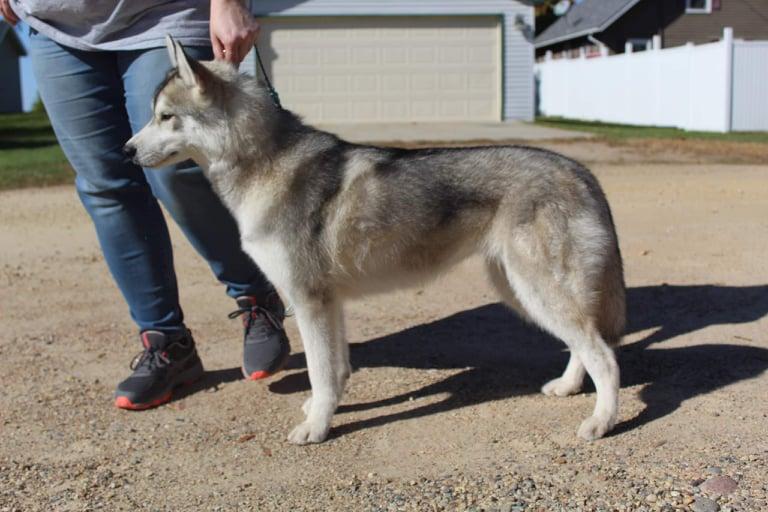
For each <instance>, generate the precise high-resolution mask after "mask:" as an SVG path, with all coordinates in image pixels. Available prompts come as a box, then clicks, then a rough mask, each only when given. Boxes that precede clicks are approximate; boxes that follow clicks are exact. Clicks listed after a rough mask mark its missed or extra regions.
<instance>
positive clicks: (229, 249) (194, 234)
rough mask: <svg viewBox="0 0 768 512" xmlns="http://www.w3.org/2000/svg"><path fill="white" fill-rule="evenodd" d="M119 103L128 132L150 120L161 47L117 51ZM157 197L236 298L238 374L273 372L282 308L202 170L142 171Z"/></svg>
mask: <svg viewBox="0 0 768 512" xmlns="http://www.w3.org/2000/svg"><path fill="white" fill-rule="evenodd" d="M186 52H187V53H188V55H189V56H190V57H192V58H194V59H198V60H207V59H210V58H212V54H211V49H210V48H204V47H190V48H186ZM118 63H119V68H120V73H121V75H122V78H123V84H124V87H125V102H126V108H127V111H128V115H129V117H130V122H131V128H132V130H133V132H134V133H135V132H138V131H139V130H140V129H141V128H142V127H144V125H146V124H147V123H148V122H149V120H150V119H151V117H152V100H153V97H154V94H155V89H156V87H157V86H158V84H160V83H161V82H162V80H163V78H164V77H165V74H166V73H167V71H168V70H169V69H170V66H171V63H170V60H169V59H168V54H167V50H166V49H165V48H157V49H151V50H143V51H131V52H121V53H120V54H119V56H118ZM145 175H146V178H147V181H148V182H149V184H150V185H151V187H152V190H153V192H154V194H155V196H156V197H157V198H159V199H160V201H161V202H162V203H163V205H164V206H165V207H166V209H167V210H168V212H169V213H170V214H171V216H172V217H173V218H174V220H175V221H176V222H177V224H178V225H179V226H180V227H181V229H182V231H184V234H185V235H186V236H187V238H188V239H189V241H190V243H192V245H193V246H194V247H195V249H196V250H197V251H198V253H200V254H201V255H202V256H203V258H205V260H206V261H207V262H208V264H209V265H210V267H211V269H212V270H213V273H214V274H215V275H216V277H217V278H218V279H219V281H221V282H222V283H224V284H225V285H226V286H227V293H228V294H229V296H231V297H233V298H236V299H237V305H238V309H237V311H235V312H233V314H234V316H238V315H240V316H242V317H243V326H244V329H243V374H244V375H245V377H246V378H248V379H251V380H258V379H262V378H265V377H269V376H270V375H273V374H274V373H275V372H277V371H279V370H280V369H281V368H282V367H283V366H284V365H285V362H286V361H287V358H288V355H289V354H290V345H289V343H288V338H287V337H286V335H285V331H284V330H283V325H282V324H283V318H284V316H285V309H284V307H283V305H282V302H281V301H280V298H279V297H277V295H276V294H275V292H274V288H273V287H272V285H271V284H270V283H269V281H267V279H266V278H265V277H264V276H263V274H262V273H261V272H260V271H259V269H258V267H257V266H256V264H255V263H254V262H253V260H251V259H250V257H249V256H248V255H246V254H245V253H244V252H243V250H242V248H241V245H240V234H239V231H238V228H237V224H236V222H235V220H234V219H233V218H232V216H231V214H230V213H229V211H228V210H227V209H226V207H225V206H224V205H223V204H222V203H221V201H220V200H219V198H218V197H217V196H216V195H215V193H214V192H213V190H212V188H211V185H210V183H209V182H208V180H207V179H206V178H205V176H204V175H203V171H202V169H200V168H199V167H198V166H196V165H194V163H192V162H185V163H182V164H179V165H175V166H170V167H166V168H162V169H145Z"/></svg>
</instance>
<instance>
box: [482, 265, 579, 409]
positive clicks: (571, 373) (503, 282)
mask: <svg viewBox="0 0 768 512" xmlns="http://www.w3.org/2000/svg"><path fill="white" fill-rule="evenodd" d="M487 267H488V275H489V277H490V279H491V283H492V284H493V286H494V287H495V288H496V290H497V291H498V292H499V295H500V296H501V298H502V300H503V301H504V303H505V304H506V305H507V306H509V307H510V308H511V309H512V310H514V311H515V312H516V313H517V314H518V315H519V316H520V318H522V319H523V320H526V321H528V322H532V323H533V320H532V319H531V317H530V315H529V314H528V312H527V311H526V310H525V308H524V307H523V305H522V304H521V303H520V298H519V297H518V296H517V293H515V290H514V289H513V288H512V285H510V284H509V279H507V276H506V274H505V272H504V268H503V267H502V266H501V264H500V263H499V262H498V261H496V260H492V261H489V262H488V265H487ZM584 375H585V369H584V365H583V364H581V361H580V360H579V356H577V355H576V354H575V353H574V352H571V358H570V360H569V361H568V366H567V367H566V369H565V372H563V375H562V376H561V377H558V378H557V379H553V380H551V381H549V382H548V383H546V384H545V385H544V386H543V387H542V388H541V391H542V393H544V394H545V395H555V396H568V395H573V394H575V393H578V392H579V391H580V390H581V386H582V384H583V382H584Z"/></svg>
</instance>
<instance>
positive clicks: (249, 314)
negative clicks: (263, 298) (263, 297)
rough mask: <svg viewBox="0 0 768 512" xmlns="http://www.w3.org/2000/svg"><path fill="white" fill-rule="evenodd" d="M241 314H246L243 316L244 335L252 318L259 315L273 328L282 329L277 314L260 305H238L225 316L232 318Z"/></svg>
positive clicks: (251, 323) (251, 324) (249, 328)
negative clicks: (238, 306)
mask: <svg viewBox="0 0 768 512" xmlns="http://www.w3.org/2000/svg"><path fill="white" fill-rule="evenodd" d="M242 315H246V316H245V317H244V324H245V332H246V335H247V334H248V332H249V331H250V330H251V327H253V325H254V323H253V322H254V320H256V319H257V318H259V317H263V318H264V319H265V320H266V321H267V322H268V323H269V324H270V325H271V326H272V327H273V328H274V329H275V330H278V331H282V330H283V322H282V320H281V319H280V318H278V317H277V315H275V313H273V312H272V311H270V310H268V309H267V308H265V307H262V306H259V305H255V306H248V307H240V308H237V309H236V310H235V311H233V312H231V313H230V314H229V315H227V316H228V317H229V318H230V319H234V318H237V317H239V316H242Z"/></svg>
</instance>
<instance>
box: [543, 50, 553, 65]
mask: <svg viewBox="0 0 768 512" xmlns="http://www.w3.org/2000/svg"><path fill="white" fill-rule="evenodd" d="M544 60H546V61H547V62H549V61H550V60H552V50H547V53H545V54H544Z"/></svg>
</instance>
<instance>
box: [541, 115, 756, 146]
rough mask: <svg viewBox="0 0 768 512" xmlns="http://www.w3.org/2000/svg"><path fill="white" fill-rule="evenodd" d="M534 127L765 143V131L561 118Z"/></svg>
mask: <svg viewBox="0 0 768 512" xmlns="http://www.w3.org/2000/svg"><path fill="white" fill-rule="evenodd" d="M536 124H539V125H542V126H549V127H551V128H560V129H563V130H575V131H580V132H588V133H594V134H595V135H599V136H601V137H605V138H608V139H638V138H640V139H699V140H702V139H703V140H718V141H729V142H768V132H731V133H717V132H689V131H685V130H680V129H678V128H663V127H659V126H633V125H628V124H612V123H600V122H594V121H577V120H574V119H564V118H562V117H539V118H537V119H536Z"/></svg>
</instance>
